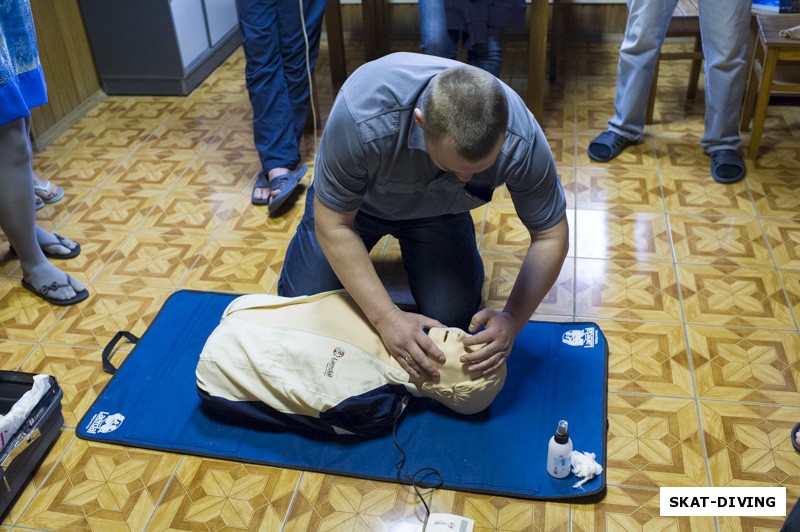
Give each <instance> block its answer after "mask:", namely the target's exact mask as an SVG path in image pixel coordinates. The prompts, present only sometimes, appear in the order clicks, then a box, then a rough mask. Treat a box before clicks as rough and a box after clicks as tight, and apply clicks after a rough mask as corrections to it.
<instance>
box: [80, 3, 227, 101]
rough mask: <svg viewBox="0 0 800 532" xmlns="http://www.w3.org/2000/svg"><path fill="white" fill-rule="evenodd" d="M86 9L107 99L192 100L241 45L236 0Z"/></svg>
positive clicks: (97, 5)
mask: <svg viewBox="0 0 800 532" xmlns="http://www.w3.org/2000/svg"><path fill="white" fill-rule="evenodd" d="M80 6H81V12H82V14H83V19H84V22H85V24H86V31H87V33H88V35H89V42H90V44H91V46H92V53H93V55H94V59H95V63H96V65H97V73H98V75H99V76H100V81H101V82H102V84H103V90H104V91H105V92H106V94H149V95H185V94H189V93H190V92H191V91H192V90H193V89H194V88H195V87H197V85H199V84H200V83H201V82H202V81H203V80H204V79H205V78H206V76H208V75H209V74H210V73H211V72H212V71H213V70H214V69H215V68H216V67H217V66H219V64H220V63H222V62H223V61H224V60H225V59H226V58H227V57H228V56H229V55H230V54H231V52H233V51H234V50H235V49H236V48H237V47H238V46H239V44H240V38H239V25H238V23H239V19H238V17H237V15H236V0H134V1H131V0H80Z"/></svg>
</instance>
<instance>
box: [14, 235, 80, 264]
mask: <svg viewBox="0 0 800 532" xmlns="http://www.w3.org/2000/svg"><path fill="white" fill-rule="evenodd" d="M53 236H54V237H56V239H57V240H58V242H50V243H49V244H44V245H42V246H40V247H41V248H42V253H44V256H45V257H47V258H48V259H72V258H75V257H77V256H78V255H80V254H81V245H80V244H78V243H77V242H75V247H74V248H72V249H71V250H70V252H69V253H53V252H52V251H48V250H47V248H51V247H53V246H61V247H65V248H67V249H69V246H67V245H66V241H67V239H66V238H64V237H63V236H61V235H59V234H58V233H53ZM9 251H11V253H14V254H16V253H17V251H16V250H15V249H14V246H9Z"/></svg>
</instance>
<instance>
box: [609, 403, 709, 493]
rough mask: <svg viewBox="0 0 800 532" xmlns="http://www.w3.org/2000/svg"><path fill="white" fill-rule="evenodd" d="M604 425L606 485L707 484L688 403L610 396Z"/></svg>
mask: <svg viewBox="0 0 800 532" xmlns="http://www.w3.org/2000/svg"><path fill="white" fill-rule="evenodd" d="M608 423H609V430H608V464H607V467H606V472H607V475H608V476H607V479H608V483H609V484H615V485H617V484H623V485H627V486H636V487H646V488H657V487H659V486H708V485H709V484H708V476H707V474H706V468H705V457H704V455H703V446H702V441H701V433H700V425H699V422H698V417H697V405H696V404H695V402H694V401H693V400H691V399H678V398H668V397H655V396H642V395H626V394H609V396H608Z"/></svg>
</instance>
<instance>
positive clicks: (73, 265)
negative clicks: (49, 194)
mask: <svg viewBox="0 0 800 532" xmlns="http://www.w3.org/2000/svg"><path fill="white" fill-rule="evenodd" d="M39 225H40V226H42V227H45V228H46V229H50V228H49V227H47V226H46V225H44V224H39ZM56 232H57V233H58V234H63V235H64V236H66V237H68V238H71V239H72V240H74V241H75V242H78V243H79V244H80V245H81V254H80V255H78V256H77V257H74V258H72V259H69V260H57V259H53V260H52V262H53V264H55V265H56V266H58V267H59V268H61V269H62V270H63V271H65V272H67V273H68V274H70V275H72V276H73V277H77V278H78V279H82V280H85V281H92V280H94V279H95V278H96V277H97V274H98V273H99V272H100V271H101V270H102V269H103V268H104V267H105V265H106V264H108V262H109V261H110V260H111V258H112V257H113V256H114V255H115V254H117V253H118V252H119V249H120V248H121V247H122V245H123V243H124V242H125V241H126V240H127V239H128V238H129V237H128V235H126V234H122V233H110V232H105V231H82V230H79V229H74V228H65V229H64V230H63V231H62V230H61V229H58V230H56ZM20 275H21V274H20Z"/></svg>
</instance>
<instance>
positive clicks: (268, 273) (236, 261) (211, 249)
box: [181, 239, 288, 294]
mask: <svg viewBox="0 0 800 532" xmlns="http://www.w3.org/2000/svg"><path fill="white" fill-rule="evenodd" d="M287 246H288V242H285V241H282V242H281V241H279V242H273V241H272V240H261V241H241V240H236V239H214V240H212V241H211V242H210V243H209V245H208V246H207V247H206V248H205V249H203V252H202V254H201V255H200V257H199V259H198V260H197V263H196V264H195V265H194V266H193V267H192V269H191V271H190V272H189V274H188V275H187V276H186V278H185V279H184V280H183V282H182V284H181V287H182V288H191V289H194V290H211V291H217V292H233V293H237V294H249V293H258V292H262V293H263V292H274V289H275V287H276V283H277V281H278V276H279V275H280V272H281V268H282V266H283V257H284V255H285V254H286V247H287Z"/></svg>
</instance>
